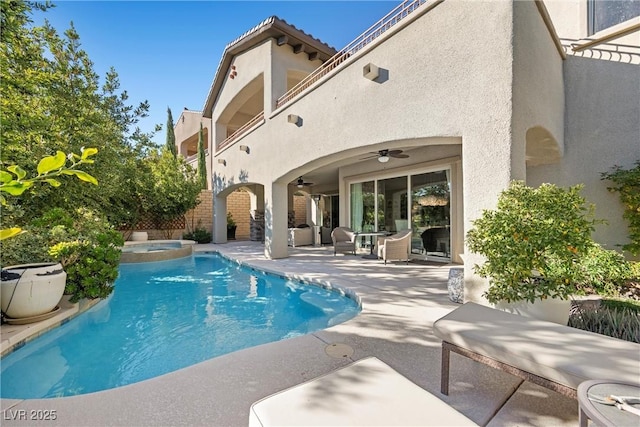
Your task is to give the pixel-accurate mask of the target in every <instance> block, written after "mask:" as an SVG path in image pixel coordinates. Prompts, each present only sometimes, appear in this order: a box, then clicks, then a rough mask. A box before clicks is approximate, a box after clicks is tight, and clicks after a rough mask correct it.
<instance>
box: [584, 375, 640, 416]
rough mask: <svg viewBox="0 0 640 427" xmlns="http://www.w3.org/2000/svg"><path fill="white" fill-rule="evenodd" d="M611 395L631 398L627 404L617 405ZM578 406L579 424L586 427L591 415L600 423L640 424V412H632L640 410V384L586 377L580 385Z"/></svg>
mask: <svg viewBox="0 0 640 427" xmlns="http://www.w3.org/2000/svg"><path fill="white" fill-rule="evenodd" d="M609 396H618V397H621V398H623V400H624V398H628V399H629V400H628V401H627V404H626V406H624V405H616V404H615V401H614V400H610V399H607V398H608V397H609ZM605 402H606V403H605ZM635 402H638V403H635ZM578 408H579V415H578V420H579V423H580V427H587V425H588V424H589V421H588V420H589V419H591V421H593V423H594V424H595V425H598V426H637V425H640V415H637V414H636V413H634V412H633V411H634V410H635V411H638V413H640V384H634V383H629V382H622V381H613V380H591V381H585V382H583V383H581V384H580V385H579V386H578ZM625 408H626V409H627V410H625Z"/></svg>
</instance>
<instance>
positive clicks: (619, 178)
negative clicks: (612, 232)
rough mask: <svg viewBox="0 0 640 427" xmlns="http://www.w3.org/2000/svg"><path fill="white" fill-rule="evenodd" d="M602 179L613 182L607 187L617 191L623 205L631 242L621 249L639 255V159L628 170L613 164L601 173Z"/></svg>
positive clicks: (623, 215)
mask: <svg viewBox="0 0 640 427" xmlns="http://www.w3.org/2000/svg"><path fill="white" fill-rule="evenodd" d="M602 179H607V180H610V181H612V182H613V183H614V185H613V186H612V187H607V189H608V190H609V191H616V192H618V195H619V197H620V201H621V202H622V204H623V205H624V207H625V209H624V213H623V214H622V217H623V218H625V219H626V220H627V221H629V240H631V242H630V243H628V244H626V245H622V249H623V250H625V251H629V252H630V253H631V254H633V255H636V256H637V255H640V160H638V161H636V165H635V167H633V168H631V169H628V170H626V169H622V168H621V167H620V166H615V167H614V168H613V169H612V170H611V171H609V172H606V173H603V174H602Z"/></svg>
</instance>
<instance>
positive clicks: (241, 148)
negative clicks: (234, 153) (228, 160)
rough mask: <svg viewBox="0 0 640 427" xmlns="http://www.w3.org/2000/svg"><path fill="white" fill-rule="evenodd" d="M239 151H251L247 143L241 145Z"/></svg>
mask: <svg viewBox="0 0 640 427" xmlns="http://www.w3.org/2000/svg"><path fill="white" fill-rule="evenodd" d="M240 151H244V152H245V153H247V154H249V151H251V150H250V149H249V146H248V145H241V146H240Z"/></svg>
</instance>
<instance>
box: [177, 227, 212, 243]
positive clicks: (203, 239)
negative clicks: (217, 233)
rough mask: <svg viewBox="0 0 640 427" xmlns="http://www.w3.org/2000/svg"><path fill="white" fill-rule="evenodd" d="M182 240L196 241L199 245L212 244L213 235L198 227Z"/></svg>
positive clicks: (184, 235) (183, 236)
mask: <svg viewBox="0 0 640 427" xmlns="http://www.w3.org/2000/svg"><path fill="white" fill-rule="evenodd" d="M182 238H183V239H186V240H195V241H196V242H198V243H210V242H211V233H209V232H208V231H207V230H205V229H204V228H200V227H198V228H196V229H195V230H193V231H192V232H190V233H185V234H183V235H182Z"/></svg>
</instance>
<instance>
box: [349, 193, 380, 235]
mask: <svg viewBox="0 0 640 427" xmlns="http://www.w3.org/2000/svg"><path fill="white" fill-rule="evenodd" d="M375 196H376V194H375V181H367V182H358V183H356V184H351V229H352V230H353V231H373V230H375V224H376V220H375V212H376V206H375V205H376V203H375Z"/></svg>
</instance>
